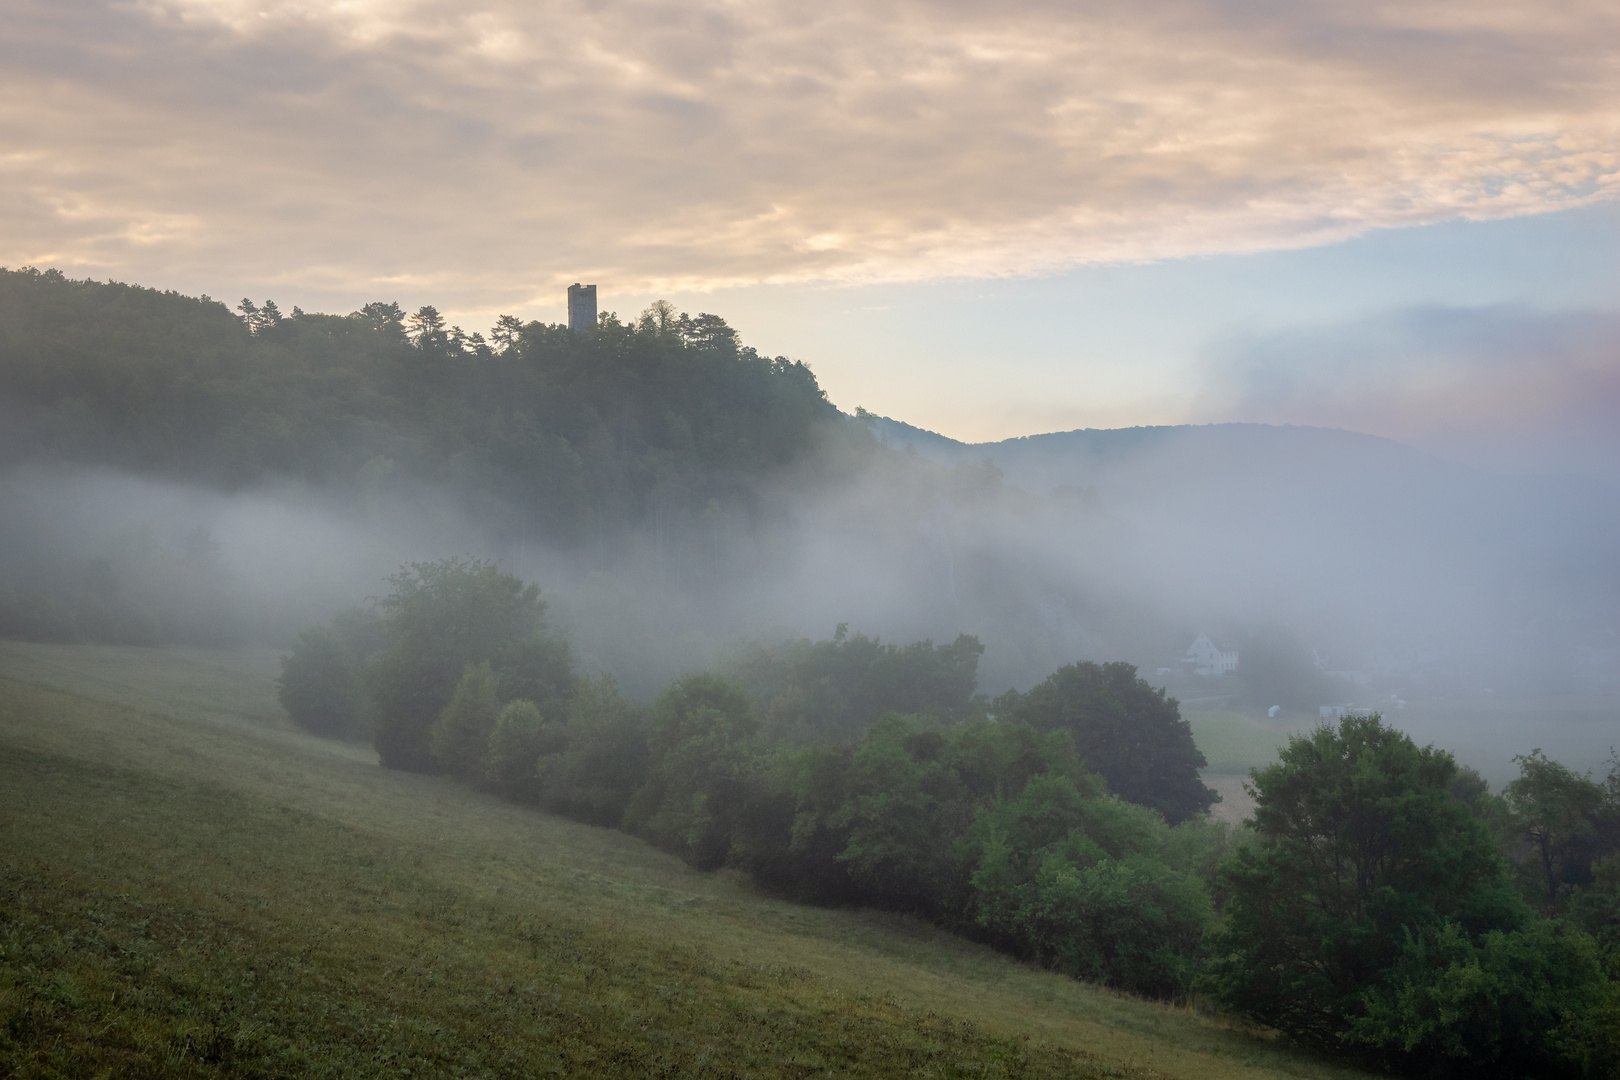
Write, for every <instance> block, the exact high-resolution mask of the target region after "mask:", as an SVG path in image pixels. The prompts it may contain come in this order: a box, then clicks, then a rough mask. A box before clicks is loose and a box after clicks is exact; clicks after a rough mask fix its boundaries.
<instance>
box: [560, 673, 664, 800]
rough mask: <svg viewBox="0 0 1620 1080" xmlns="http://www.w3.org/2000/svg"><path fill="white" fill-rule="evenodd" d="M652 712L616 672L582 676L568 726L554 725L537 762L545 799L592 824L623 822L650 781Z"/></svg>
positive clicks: (569, 715) (571, 705) (571, 704)
mask: <svg viewBox="0 0 1620 1080" xmlns="http://www.w3.org/2000/svg"><path fill="white" fill-rule="evenodd" d="M647 758H648V753H647V716H646V710H645V709H643V708H640V707H638V706H636V705H635V704H633V703H632V702H630V701H627V700H626V699H625V697H624V695H622V694H621V693H619V687H618V684H617V683H615V682H614V681H613V677H612V676H611V675H603V676H600V677H599V678H596V679H582V680H580V682H579V684H578V692H577V693H576V694H575V696H574V700H573V702H572V703H570V705H569V709H568V723H567V726H566V728H559V727H557V726H555V725H551V726H548V727H547V728H546V730H545V733H544V742H543V745H542V746H541V749H540V754H539V758H538V761H537V763H536V770H537V776H538V779H537V784H538V790H539V793H540V794H539V798H540V802H541V804H542V805H543V806H545V807H546V808H547V809H549V810H552V811H555V812H556V813H559V814H567V815H568V816H569V817H571V818H575V819H577V820H579V821H584V822H588V823H590V824H592V825H618V824H620V822H621V821H623V819H624V816H625V808H626V807H627V806H629V804H630V800H631V798H632V797H633V796H634V795H635V794H636V792H638V791H640V790H641V789H642V786H643V785H644V784H646V782H647V768H648V765H647Z"/></svg>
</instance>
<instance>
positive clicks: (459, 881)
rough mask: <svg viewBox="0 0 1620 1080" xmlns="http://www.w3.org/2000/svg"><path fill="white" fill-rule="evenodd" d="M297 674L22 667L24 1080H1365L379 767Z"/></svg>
mask: <svg viewBox="0 0 1620 1080" xmlns="http://www.w3.org/2000/svg"><path fill="white" fill-rule="evenodd" d="M275 670H276V654H275V653H274V652H268V651H259V652H254V651H243V652H210V651H205V650H188V649H161V650H152V649H134V648H115V647H80V646H48V645H27V644H20V643H0V1074H4V1075H16V1076H22V1077H79V1076H84V1077H94V1076H117V1077H143V1076H151V1077H158V1076H163V1077H171V1076H178V1077H185V1076H245V1077H256V1076H289V1075H300V1076H383V1075H386V1076H390V1077H398V1076H410V1077H441V1076H442V1077H463V1076H464V1077H485V1076H491V1077H493V1076H548V1075H564V1076H575V1075H597V1076H716V1077H722V1076H737V1077H742V1076H749V1077H776V1076H792V1077H811V1076H929V1077H957V1076H960V1077H967V1076H973V1077H995V1076H1007V1077H1044V1076H1054V1077H1055V1076H1065V1077H1102V1076H1119V1077H1160V1076H1163V1077H1186V1078H1210V1080H1214V1078H1224V1077H1234V1078H1236V1077H1245V1078H1256V1080H1258V1078H1267V1077H1319V1078H1327V1077H1348V1076H1351V1075H1354V1074H1352V1073H1351V1072H1350V1071H1348V1070H1344V1069H1340V1068H1338V1067H1336V1066H1334V1065H1332V1064H1331V1063H1327V1062H1323V1061H1320V1060H1318V1059H1313V1058H1311V1057H1308V1056H1301V1055H1296V1054H1294V1053H1292V1052H1290V1051H1289V1050H1288V1049H1287V1048H1285V1047H1282V1046H1279V1045H1277V1044H1275V1043H1274V1042H1272V1041H1269V1040H1268V1039H1266V1038H1265V1037H1263V1036H1262V1035H1259V1034H1256V1033H1251V1032H1247V1031H1244V1030H1241V1029H1239V1028H1237V1027H1235V1026H1233V1025H1230V1024H1227V1023H1225V1022H1223V1021H1221V1020H1220V1019H1219V1018H1218V1017H1213V1016H1208V1015H1201V1014H1200V1013H1199V1012H1198V1011H1196V1010H1192V1009H1187V1008H1177V1007H1172V1006H1168V1005H1160V1004H1152V1003H1147V1002H1142V1001H1137V1000H1134V999H1130V998H1127V997H1124V996H1121V995H1117V994H1113V993H1109V992H1106V991H1102V990H1099V989H1096V988H1094V987H1091V986H1087V985H1084V984H1081V983H1077V982H1074V981H1072V980H1069V979H1066V978H1063V977H1060V976H1057V975H1053V974H1051V973H1048V972H1043V971H1039V970H1035V969H1032V968H1030V967H1028V966H1026V965H1022V964H1019V963H1017V962H1015V961H1013V960H1010V959H1008V958H1006V957H1003V956H1000V955H998V954H996V953H993V952H991V951H989V950H987V949H984V948H981V947H979V946H976V945H973V944H971V943H968V942H964V941H962V940H960V939H957V938H954V937H952V936H950V935H947V934H944V933H941V932H939V931H937V930H935V929H933V928H931V927H928V926H926V925H924V924H922V923H920V922H917V921H915V920H912V919H909V918H905V917H900V916H894V915H888V914H880V913H872V912H862V911H847V910H827V909H819V908H811V907H802V906H798V905H794V904H790V903H786V902H783V901H779V900H776V899H773V898H771V897H768V896H765V895H762V894H760V893H758V892H756V891H755V890H754V889H753V888H752V887H751V886H750V884H749V882H748V881H746V880H744V879H743V878H741V877H740V876H738V875H735V874H732V873H728V872H721V873H718V874H705V873H699V872H697V871H694V870H691V869H689V868H687V867H686V866H685V865H683V864H682V863H680V862H679V861H678V860H676V859H674V858H672V857H669V856H666V855H663V854H661V853H659V852H657V851H655V850H653V849H651V848H649V847H647V846H646V845H644V844H642V843H641V842H640V841H637V840H635V839H633V838H631V837H629V836H626V835H623V834H621V833H617V832H614V831H611V830H606V829H594V828H590V827H588V826H584V825H579V824H576V823H573V822H570V821H567V820H564V819H560V818H555V817H551V816H548V815H544V814H541V813H538V812H534V811H530V810H526V809H524V808H521V807H518V806H514V805H511V804H509V803H503V802H501V801H499V800H496V799H494V798H491V797H486V796H483V795H481V794H478V793H476V792H473V791H469V790H467V789H466V788H464V787H462V786H459V785H457V784H456V783H454V782H451V781H449V780H443V779H436V778H425V777H420V776H413V775H406V774H401V773H391V772H385V771H384V770H382V769H380V768H378V766H377V765H376V759H375V755H374V754H373V753H372V752H371V750H370V749H369V748H368V747H363V746H355V745H349V744H342V743H333V742H328V741H325V740H321V739H316V738H313V737H310V736H307V735H304V734H301V733H299V732H297V731H296V730H294V729H292V728H291V726H290V725H289V724H288V723H287V721H286V720H285V718H284V717H283V716H282V714H281V711H280V709H279V707H278V706H277V705H276V702H275V697H274V688H273V686H272V682H271V680H272V679H273V677H274V673H275Z"/></svg>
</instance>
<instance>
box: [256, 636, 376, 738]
mask: <svg viewBox="0 0 1620 1080" xmlns="http://www.w3.org/2000/svg"><path fill="white" fill-rule="evenodd" d="M276 689H277V693H276V696H277V698H279V699H280V701H281V707H282V708H284V709H286V710H287V715H288V716H290V717H292V720H293V723H295V724H297V725H298V726H299V727H301V728H304V729H305V730H307V731H312V732H314V733H316V734H317V735H325V736H328V737H329V738H338V739H354V738H361V737H363V736H364V734H365V718H364V713H365V697H364V694H363V692H362V689H361V685H360V678H359V675H358V674H357V673H356V671H355V664H354V657H353V656H352V655H351V654H350V652H349V648H348V646H347V645H345V644H344V642H343V640H342V639H341V638H340V637H338V635H336V634H335V633H333V632H332V631H331V630H328V629H327V628H326V627H324V626H312V627H310V628H309V629H307V630H301V631H299V633H298V637H297V639H296V640H295V641H294V642H293V647H292V651H291V652H290V653H288V654H287V655H286V656H284V657H282V658H281V677H280V678H279V679H277V680H276Z"/></svg>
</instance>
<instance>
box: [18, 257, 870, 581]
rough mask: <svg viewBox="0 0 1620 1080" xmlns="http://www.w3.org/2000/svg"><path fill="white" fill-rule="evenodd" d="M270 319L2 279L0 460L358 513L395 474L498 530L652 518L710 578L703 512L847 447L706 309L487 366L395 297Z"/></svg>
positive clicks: (788, 375) (779, 364)
mask: <svg viewBox="0 0 1620 1080" xmlns="http://www.w3.org/2000/svg"><path fill="white" fill-rule="evenodd" d="M270 308H271V305H268V304H267V305H265V306H264V307H259V306H257V305H254V304H252V303H251V302H248V303H247V307H246V308H244V309H243V318H238V317H237V316H236V315H233V314H232V313H231V311H230V310H228V309H227V307H226V306H225V305H224V304H221V303H218V302H215V301H212V300H208V299H207V298H202V299H194V298H190V297H184V296H180V295H178V294H176V293H172V292H169V293H164V292H158V291H156V290H152V289H143V288H137V287H133V286H129V285H121V284H116V283H111V282H106V283H103V282H95V281H73V280H69V279H67V278H65V277H64V276H63V275H62V274H60V273H59V272H57V271H54V270H53V271H43V272H41V271H37V270H32V269H24V270H15V271H0V403H4V404H5V405H6V406H7V407H8V410H9V411H8V417H7V422H6V423H4V424H0V463H4V462H10V461H17V460H22V459H25V458H36V457H42V456H43V457H46V458H49V459H54V460H62V461H68V462H84V463H90V462H94V463H117V464H118V465H119V466H121V467H124V468H130V469H134V470H137V471H142V472H153V473H161V474H164V475H169V476H174V477H179V478H183V479H190V480H201V481H204V482H208V483H213V484H220V485H228V486H233V487H234V486H240V485H243V484H247V483H251V482H253V481H256V480H260V479H264V478H267V477H277V476H290V477H296V478H299V479H303V480H307V481H310V482H312V483H318V484H321V485H324V486H328V487H330V488H333V489H336V490H337V491H339V492H348V493H350V494H352V495H353V497H354V498H355V499H356V500H357V501H360V502H366V501H367V500H369V499H374V498H375V497H377V496H378V495H379V494H385V492H382V493H380V492H379V491H377V490H375V489H371V485H370V484H368V481H375V480H376V479H377V478H378V476H377V474H378V471H379V470H377V469H376V468H372V467H370V466H371V465H372V463H377V462H387V463H388V464H389V470H383V471H385V472H386V471H390V470H392V471H394V472H396V474H397V479H409V480H417V481H427V482H431V483H433V484H435V485H438V486H441V487H443V488H446V489H449V490H454V491H456V492H458V493H459V494H460V495H461V496H462V497H463V498H464V499H465V500H466V504H467V506H468V507H469V508H476V509H477V510H478V511H479V513H480V516H481V517H482V518H483V519H484V520H485V521H486V522H488V523H490V524H491V525H493V526H494V527H495V528H496V529H497V530H498V531H499V532H501V533H504V534H506V535H509V536H512V537H517V536H539V537H542V538H544V539H546V540H548V541H549V542H551V543H553V544H564V545H568V544H580V543H584V542H586V541H587V540H595V541H600V538H601V537H603V536H606V535H617V534H620V533H622V532H623V531H624V530H625V529H626V528H628V527H639V526H641V525H643V524H646V523H648V522H652V523H655V524H656V525H657V528H658V531H659V534H660V544H661V547H662V548H663V550H662V552H661V554H662V555H663V556H664V557H666V559H667V560H669V561H671V562H674V563H676V564H677V566H678V568H680V569H683V570H685V571H687V572H690V573H696V572H708V573H714V572H717V571H716V570H715V567H714V551H713V542H712V538H711V539H709V540H707V541H706V540H705V535H706V533H707V532H708V530H706V529H705V528H704V527H703V525H702V523H701V521H700V520H698V516H699V515H701V513H702V511H703V509H704V508H705V507H706V506H708V505H709V504H710V503H711V501H713V502H715V503H716V504H718V505H719V506H721V507H725V508H737V509H741V510H746V509H748V508H751V507H753V506H754V505H755V504H756V503H757V501H758V498H759V496H758V491H759V487H760V484H759V482H760V481H761V480H762V479H763V478H765V477H767V476H769V475H772V474H774V473H776V472H778V471H780V470H781V469H783V468H784V467H787V466H790V465H792V464H794V463H796V462H798V461H800V460H801V459H802V458H803V457H805V456H806V454H807V452H808V451H809V449H810V448H811V446H812V445H813V444H814V443H815V442H816V441H817V440H818V439H821V438H822V437H824V436H826V435H828V434H830V433H833V432H836V431H842V430H844V429H845V425H844V424H843V422H842V419H841V417H840V414H839V413H838V412H837V410H836V409H834V408H833V406H832V405H831V404H829V403H828V402H827V400H826V397H825V395H824V394H823V393H822V392H821V389H820V387H818V386H817V385H816V380H815V377H814V376H813V375H812V374H811V372H810V369H809V368H807V367H806V366H804V365H803V364H802V363H795V362H792V361H789V360H787V359H785V358H782V357H776V358H769V357H764V356H761V355H759V354H758V353H757V352H755V351H754V350H753V349H751V348H747V347H743V346H741V345H739V343H738V342H737V339H736V333H735V332H734V331H732V330H731V328H730V327H728V326H726V324H725V322H724V320H722V319H720V318H718V317H717V316H713V315H700V316H698V317H697V318H696V319H692V318H689V317H686V316H680V317H678V318H672V319H670V320H666V322H667V324H668V325H667V326H666V327H665V328H663V329H660V327H659V326H658V325H657V322H656V320H653V321H646V320H644V321H642V322H641V323H638V324H636V325H634V326H626V325H622V324H620V323H618V322H617V321H616V320H608V321H605V322H604V324H603V325H602V326H601V327H600V328H599V329H598V330H597V331H595V332H593V333H591V334H588V335H579V334H573V333H571V332H569V331H568V329H567V328H566V327H563V326H545V325H542V324H540V323H534V322H531V323H527V324H524V323H520V322H518V321H517V320H516V319H512V318H511V317H509V316H504V317H502V320H501V322H500V324H499V325H498V326H497V328H496V329H495V330H493V331H492V336H493V338H494V339H495V341H496V342H497V344H498V345H499V348H493V347H491V346H490V345H489V344H488V343H485V342H484V341H483V340H482V338H481V337H479V336H478V335H473V336H470V337H469V336H466V335H463V334H462V332H461V331H460V330H459V328H455V327H446V326H445V325H444V320H443V317H442V316H441V315H439V313H438V312H437V311H436V310H435V309H433V308H432V307H431V306H424V307H422V308H421V309H420V310H418V311H417V312H416V314H415V315H412V316H410V317H409V319H408V320H407V317H406V315H405V313H404V312H403V311H402V310H401V309H400V307H399V305H398V304H390V303H372V304H367V305H366V306H365V307H364V308H362V309H361V310H360V311H357V312H354V313H353V314H351V315H347V316H343V315H316V314H296V315H292V316H282V317H279V318H270V317H267V316H266V311H268V310H269V309H270ZM249 309H251V310H249ZM407 322H408V323H409V332H408V333H407V329H406V324H407ZM850 431H851V433H852V435H854V434H859V432H857V431H856V430H855V429H853V428H851V429H850ZM386 486H387V485H384V487H385V488H386ZM368 489H369V490H368ZM58 591H60V590H58Z"/></svg>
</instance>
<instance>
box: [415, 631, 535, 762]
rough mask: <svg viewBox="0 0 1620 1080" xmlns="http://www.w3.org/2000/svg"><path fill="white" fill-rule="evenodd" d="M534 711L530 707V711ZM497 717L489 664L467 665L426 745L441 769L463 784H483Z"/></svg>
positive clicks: (497, 704)
mask: <svg viewBox="0 0 1620 1080" xmlns="http://www.w3.org/2000/svg"><path fill="white" fill-rule="evenodd" d="M533 707H534V706H533V703H530V708H533ZM535 711H536V712H539V710H538V709H536V710H535ZM500 713H501V704H500V699H499V698H498V697H497V696H496V693H495V673H494V672H493V671H491V670H490V669H489V661H488V660H480V661H479V662H478V663H476V664H468V665H467V666H466V668H464V669H463V670H462V673H461V681H460V682H458V683H457V684H456V690H455V693H454V694H452V695H451V696H450V702H449V704H447V705H445V707H444V708H443V709H442V710H441V711H440V712H439V715H438V716H437V717H436V718H435V719H434V721H433V728H432V731H431V733H430V736H429V741H430V745H431V746H432V749H433V757H434V760H435V761H437V762H438V763H439V766H440V768H442V769H444V770H445V771H446V772H448V773H450V774H451V775H452V776H457V777H460V778H461V779H463V780H471V781H475V782H476V781H479V780H482V779H483V778H484V775H485V772H486V768H485V762H486V760H487V758H488V754H489V746H490V737H491V736H492V735H493V734H494V732H495V721H496V718H497V717H499V716H500Z"/></svg>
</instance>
